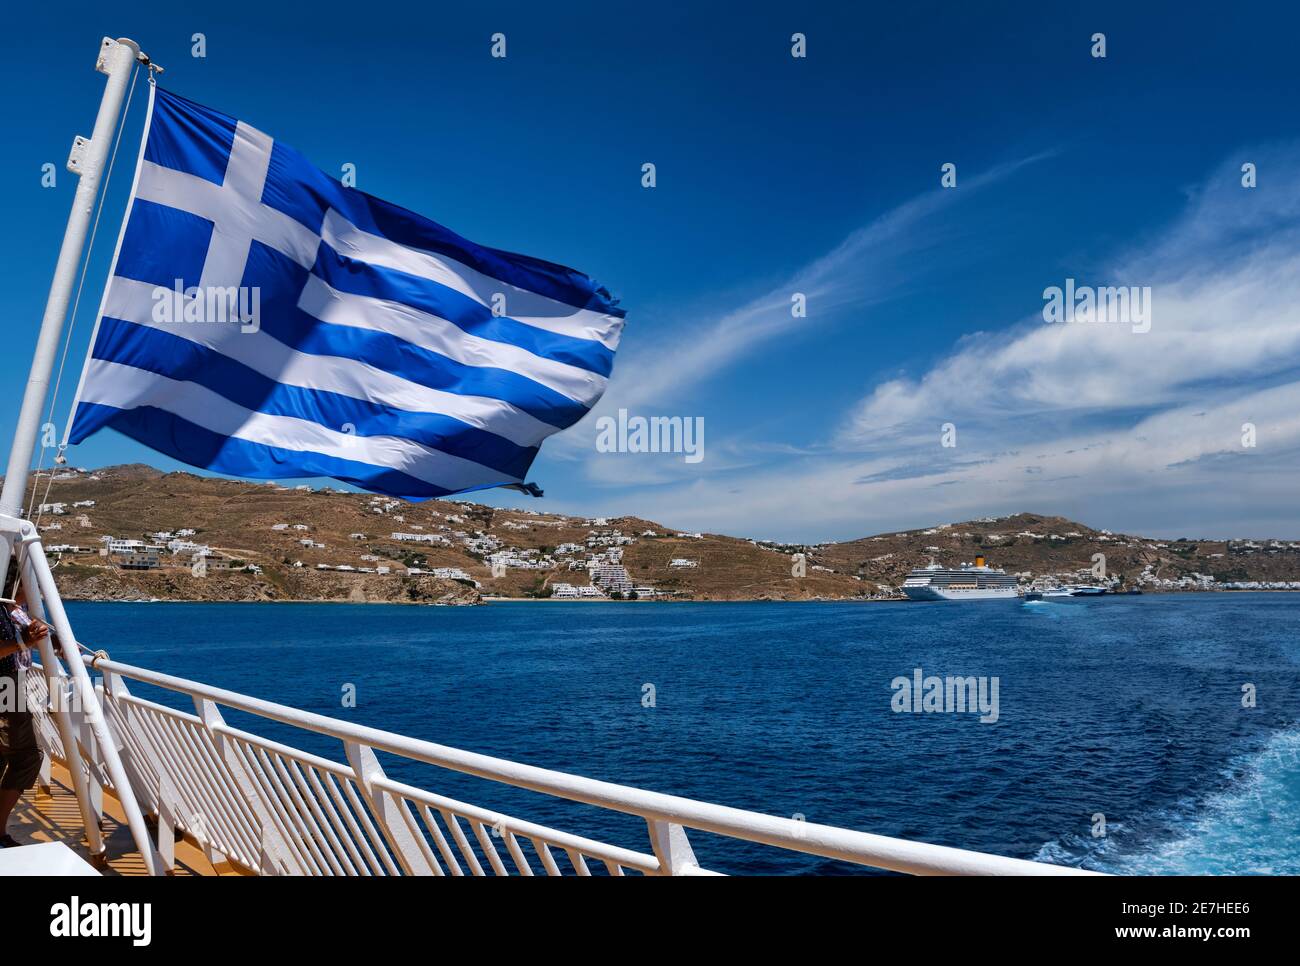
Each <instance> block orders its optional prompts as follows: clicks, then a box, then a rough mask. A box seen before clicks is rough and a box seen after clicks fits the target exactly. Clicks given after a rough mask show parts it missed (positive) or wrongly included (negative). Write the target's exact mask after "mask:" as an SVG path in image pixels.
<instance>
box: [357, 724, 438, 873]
mask: <svg viewBox="0 0 1300 966" xmlns="http://www.w3.org/2000/svg"><path fill="white" fill-rule="evenodd" d="M343 748H344V750H345V751H346V752H347V756H348V764H350V765H351V766H352V771H353V772H354V773H355V774H356V776H357V785H358V786H359V787H360V788H361V791H362V793H363V794H364V795H365V796H366V800H367V801H368V802H369V803H370V811H371V812H373V813H374V816H375V820H376V821H377V822H378V823H379V827H380V828H381V829H382V830H383V833H384V839H385V840H386V841H387V842H388V845H389V847H390V848H391V849H392V850H393V854H394V855H395V856H396V857H397V861H398V862H399V863H400V864H401V866H402V870H403V871H404V872H405V873H406V874H407V875H435V874H436V873H434V871H433V867H432V866H430V865H429V860H428V859H426V858H425V857H424V853H423V852H422V851H421V849H420V846H419V845H418V844H417V843H416V841H415V835H414V834H413V833H412V832H411V827H412V825H413V824H414V822H413V820H412V816H411V812H410V807H409V806H408V805H407V804H406V802H404V801H399V800H398V799H396V798H395V797H394V796H393V795H392V794H391V793H389V792H387V791H385V790H384V789H382V788H376V787H375V786H374V780H375V779H376V778H383V777H384V768H383V766H382V765H380V764H379V758H378V757H377V756H376V755H375V750H374V749H373V748H371V747H370V746H369V745H362V744H358V743H356V742H355V741H345V742H343ZM399 809H400V810H405V812H406V814H405V815H403V814H402V811H399Z"/></svg>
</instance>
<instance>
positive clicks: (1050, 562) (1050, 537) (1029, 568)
mask: <svg viewBox="0 0 1300 966" xmlns="http://www.w3.org/2000/svg"><path fill="white" fill-rule="evenodd" d="M47 485H48V486H49V494H48V496H46V495H45V494H46V487H47ZM38 486H39V493H40V495H41V497H42V498H43V499H45V500H47V501H49V502H51V503H61V504H64V506H63V507H62V509H63V512H62V513H59V514H55V513H52V512H49V511H47V512H45V513H43V514H41V516H40V528H41V531H42V535H43V539H44V541H45V545H46V546H47V548H53V547H58V546H61V545H71V546H75V547H81V548H83V549H84V548H90V549H92V550H93V552H92V553H80V554H77V553H72V552H63V553H56V552H53V551H52V552H51V553H50V556H51V558H52V559H57V567H56V571H55V573H56V576H57V577H58V580H59V584H60V587H61V588H62V590H63V592H64V594H65V595H66V596H67V597H68V598H69V599H113V600H135V599H141V598H144V599H149V598H161V599H170V600H221V601H273V600H331V601H391V602H412V603H444V604H445V603H474V602H477V601H479V600H480V599H481V598H482V597H484V596H504V597H544V596H547V595H549V594H550V593H551V592H552V591H553V590H554V586H555V585H556V584H557V583H570V584H574V585H585V584H587V583H588V576H587V572H586V570H585V569H570V567H569V562H570V561H579V562H580V561H582V560H583V558H584V557H585V555H586V554H588V553H592V552H602V551H604V550H605V549H606V546H607V545H608V544H609V543H611V542H617V541H619V540H623V541H627V540H629V539H630V541H631V542H625V543H624V545H623V546H622V552H623V559H622V564H623V565H624V566H626V567H627V570H628V573H629V576H630V578H631V580H632V581H633V582H634V583H635V584H637V585H649V586H653V587H654V588H655V589H656V591H657V592H658V593H659V594H661V595H663V596H665V597H668V598H672V599H693V600H768V599H771V600H808V599H818V598H822V599H826V598H829V599H846V598H863V597H873V596H887V595H889V594H891V593H892V592H893V591H894V589H895V588H896V587H897V585H898V584H899V583H901V582H902V580H903V578H904V577H905V575H906V574H907V572H908V571H909V570H911V569H912V568H913V567H916V566H920V565H923V564H925V563H926V562H927V561H928V560H929V559H930V558H931V557H934V558H935V559H937V560H938V561H939V562H941V563H944V564H948V565H954V564H957V563H960V562H963V561H973V560H974V559H975V557H976V555H977V554H981V553H982V554H984V555H985V556H986V557H987V558H988V562H989V563H990V564H992V565H994V566H1000V567H1004V568H1005V569H1006V570H1008V571H1009V572H1015V573H1022V574H1025V575H1027V576H1036V577H1041V576H1044V575H1060V576H1061V579H1063V580H1068V579H1069V578H1070V577H1071V576H1072V575H1074V574H1075V573H1076V572H1079V571H1086V570H1087V569H1088V568H1089V567H1090V566H1092V562H1093V556H1094V554H1098V553H1101V554H1105V557H1106V566H1107V570H1108V572H1109V573H1110V574H1113V575H1116V576H1118V577H1120V578H1121V579H1123V580H1124V581H1125V582H1126V583H1134V582H1136V581H1137V580H1138V578H1139V577H1140V575H1142V574H1143V573H1144V572H1145V573H1146V574H1147V578H1146V579H1147V581H1148V582H1147V586H1148V588H1149V589H1151V588H1152V587H1153V586H1154V587H1155V588H1156V589H1159V586H1160V585H1159V584H1155V585H1153V584H1152V583H1151V581H1152V580H1153V579H1154V580H1156V581H1178V580H1180V579H1181V578H1188V577H1191V575H1194V574H1199V575H1208V576H1213V577H1215V578H1216V579H1217V580H1218V581H1220V582H1223V581H1243V580H1259V581H1293V580H1300V543H1285V542H1279V541H1256V542H1251V541H1242V542H1227V541H1213V540H1196V539H1185V540H1177V541H1165V540H1153V539H1149V538H1144V537H1138V536H1132V535H1128V534H1113V533H1108V532H1106V531H1104V530H1094V529H1092V528H1090V527H1087V526H1084V525H1083V524H1079V523H1075V522H1072V521H1069V520H1066V519H1063V518H1061V517H1052V516H1041V515H1037V514H1030V513H1021V514H1017V515H1015V516H1010V517H1001V518H997V519H992V518H990V519H984V520H976V521H969V522H965V523H957V524H951V525H942V526H937V527H932V528H926V529H921V530H909V531H904V532H899V533H887V534H879V535H876V536H871V537H863V538H861V539H858V540H852V541H847V542H842V543H831V544H821V545H810V546H797V545H777V544H771V543H763V542H755V541H751V540H746V539H742V538H738V537H729V536H725V535H721V534H701V535H694V534H680V533H677V532H676V531H673V530H671V529H668V528H665V527H663V526H662V525H660V524H658V523H655V522H653V521H649V520H643V519H640V518H637V517H618V518H610V519H608V520H588V519H583V518H579V517H568V516H561V515H558V514H550V513H538V512H530V511H527V510H499V509H494V508H492V507H487V506H483V505H480V504H475V503H470V502H462V501H453V500H431V501H428V502H425V503H406V502H403V501H397V500H391V499H388V498H383V497H375V496H373V495H371V494H366V493H351V492H343V491H339V490H333V489H325V490H309V489H306V488H303V489H297V488H291V487H285V486H279V485H275V484H257V483H245V482H239V481H234V480H224V479H218V478H212V477H202V476H197V475H194V474H191V473H162V472H160V471H158V470H155V469H153V468H152V467H148V466H144V465H140V464H132V465H127V466H112V467H106V468H104V469H100V470H93V471H69V470H60V471H59V472H58V473H56V476H55V478H54V479H53V481H50V480H49V478H48V477H47V476H44V475H43V476H42V477H41V479H40V481H39V484H38ZM89 500H93V501H94V505H93V506H83V507H76V506H74V505H73V504H75V503H77V502H84V501H89ZM277 524H285V525H287V526H286V528H285V529H274V527H275V526H276V525H277ZM296 528H299V529H296ZM300 528H305V529H300ZM181 530H193V531H194V534H193V535H192V536H187V537H185V539H187V540H191V541H193V542H195V543H199V544H204V545H207V546H209V547H211V548H212V550H213V551H215V552H216V553H217V554H219V555H220V556H221V557H222V558H223V559H225V560H228V561H231V562H232V563H233V564H234V565H235V566H239V567H243V566H244V565H246V564H251V565H255V566H256V567H258V568H260V571H261V572H260V573H254V572H251V571H248V570H242V569H241V570H238V571H237V572H227V571H212V570H209V571H208V573H207V574H206V575H202V576H198V575H195V574H194V573H193V572H192V570H191V567H190V565H189V560H188V558H187V557H185V556H184V555H181V556H173V555H170V554H165V555H164V557H163V559H164V562H165V564H167V565H166V566H164V567H162V568H161V569H158V570H127V569H123V568H122V567H121V566H119V564H118V562H117V561H115V559H114V558H112V557H109V556H107V555H104V554H101V553H100V548H102V547H103V546H104V544H103V543H102V542H101V538H102V537H105V536H114V537H118V538H131V539H144V540H150V541H151V542H152V538H151V537H150V536H149V535H150V534H153V533H155V532H159V531H164V532H170V533H176V532H177V531H181ZM394 532H404V533H414V534H426V535H434V536H436V537H439V538H441V539H443V540H446V541H447V545H445V546H431V545H426V544H413V543H409V542H400V541H397V540H395V539H393V537H392V536H391V535H392V534H393V533H394ZM358 534H359V535H360V536H354V535H358ZM304 540H305V541H308V543H310V544H312V545H311V546H308V545H305V544H304V543H303V542H302V541H304ZM593 542H594V545H591V544H592V543H593ZM564 545H578V548H580V549H577V550H575V549H573V548H572V547H570V548H569V549H567V550H564V551H557V548H561V547H564ZM501 551H505V552H514V553H517V554H519V555H520V558H521V559H534V560H549V561H551V562H552V563H553V566H550V567H548V568H546V569H520V568H516V567H509V568H507V569H506V570H505V572H504V574H503V575H500V576H493V573H492V568H491V564H490V554H491V553H493V552H501ZM529 551H532V554H531V555H529V554H528V552H529ZM797 553H803V554H804V555H805V564H804V572H803V575H802V576H796V575H795V573H794V571H795V570H796V569H797V568H796V567H795V564H794V560H793V557H792V555H794V554H797ZM366 558H370V559H366ZM674 560H685V561H689V562H691V564H692V565H691V566H676V567H674V566H672V565H671V562H672V561H674ZM319 564H324V565H326V566H328V567H331V568H333V567H338V566H346V567H352V568H355V569H354V570H353V571H338V570H333V569H330V570H321V569H318V565H319ZM381 566H383V567H388V568H389V571H390V572H389V573H387V574H379V573H361V572H359V571H360V569H361V568H362V567H369V568H370V569H377V568H378V567H381ZM411 568H414V569H416V570H418V571H430V570H433V569H435V568H458V569H459V570H461V571H463V572H464V574H465V575H466V576H467V577H468V578H469V579H467V580H461V579H445V578H438V577H435V576H431V575H429V574H428V573H417V574H410V573H409V572H408V571H409V570H410V569H411ZM475 582H477V583H478V586H477V587H475V586H474V583H475Z"/></svg>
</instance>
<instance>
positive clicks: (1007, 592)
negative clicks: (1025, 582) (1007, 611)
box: [903, 585, 1020, 600]
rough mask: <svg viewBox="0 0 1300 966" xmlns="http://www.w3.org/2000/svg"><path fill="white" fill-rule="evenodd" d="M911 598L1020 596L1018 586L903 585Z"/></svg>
mask: <svg viewBox="0 0 1300 966" xmlns="http://www.w3.org/2000/svg"><path fill="white" fill-rule="evenodd" d="M903 593H905V594H906V595H907V596H908V598H910V599H911V600H1009V599H1013V598H1016V597H1019V596H1020V591H1019V589H1018V588H1016V587H973V588H971V589H969V590H963V589H961V588H953V587H934V586H929V585H927V586H924V587H908V586H906V585H904V586H903Z"/></svg>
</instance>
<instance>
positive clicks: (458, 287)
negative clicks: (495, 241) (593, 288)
mask: <svg viewBox="0 0 1300 966" xmlns="http://www.w3.org/2000/svg"><path fill="white" fill-rule="evenodd" d="M321 239H322V240H323V241H324V242H325V244H327V245H329V246H330V247H331V248H333V249H334V250H335V251H336V252H338V253H339V254H340V255H345V256H347V257H348V258H352V259H355V260H356V261H359V262H366V263H367V264H369V265H378V266H379V267H380V268H391V269H395V270H397V271H399V272H405V273H406V274H408V275H416V276H419V277H420V278H427V279H429V280H430V281H434V282H437V283H439V284H440V285H445V286H447V287H448V288H450V289H453V290H454V291H457V292H459V293H460V294H462V295H465V296H468V297H469V298H472V299H473V300H474V301H476V302H478V303H479V304H480V305H483V306H486V307H488V308H491V307H492V296H493V295H495V294H497V293H498V292H499V293H501V294H502V295H504V296H505V300H506V302H505V305H506V315H507V316H509V317H510V318H512V319H514V320H515V321H516V322H522V323H524V324H525V325H531V326H533V327H534V328H537V329H545V330H546V331H548V332H555V333H558V334H559V335H567V336H571V337H573V338H575V339H588V340H594V341H596V342H599V343H601V344H602V345H604V346H605V347H606V348H608V349H617V348H618V340H619V336H620V335H621V333H622V331H623V320H622V319H620V318H617V317H615V316H612V315H601V314H600V313H598V312H593V311H591V309H579V308H575V307H573V306H572V305H567V304H565V303H564V302H558V301H556V300H555V299H551V298H547V297H546V296H544V295H538V294H537V293H536V292H530V291H528V290H527V289H522V288H518V287H516V286H514V285H510V284H509V283H507V282H503V281H501V280H500V279H496V278H493V277H492V276H490V275H484V274H482V273H481V272H477V271H475V270H474V269H472V268H470V267H469V266H468V265H463V264H461V263H460V262H458V261H456V260H454V259H452V258H448V257H447V256H445V255H437V254H434V253H432V252H426V251H422V250H420V249H416V248H410V247H408V246H406V245H400V244H398V243H397V242H394V241H390V240H389V239H387V238H382V237H380V236H379V235H372V234H370V233H369V232H366V231H362V230H361V229H360V228H358V227H357V226H356V225H354V224H352V223H351V222H350V221H348V220H347V219H346V218H344V217H343V216H342V215H340V214H339V213H338V212H337V211H335V210H334V209H333V208H331V209H330V210H329V211H327V212H326V213H325V224H324V225H323V226H322V227H321Z"/></svg>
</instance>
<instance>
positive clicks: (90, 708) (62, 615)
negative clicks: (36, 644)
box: [20, 520, 163, 875]
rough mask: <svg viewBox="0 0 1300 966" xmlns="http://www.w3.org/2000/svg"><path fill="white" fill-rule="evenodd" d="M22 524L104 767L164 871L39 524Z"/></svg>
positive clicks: (148, 858)
mask: <svg viewBox="0 0 1300 966" xmlns="http://www.w3.org/2000/svg"><path fill="white" fill-rule="evenodd" d="M20 526H21V528H22V531H21V532H22V536H21V537H20V540H21V542H22V545H23V553H24V554H25V555H26V559H27V561H28V564H29V565H30V567H31V569H32V573H33V574H34V575H35V577H36V583H37V586H38V587H39V588H40V591H41V602H42V603H43V604H44V605H45V611H46V613H47V614H48V615H49V619H50V623H51V624H52V625H53V626H54V630H55V633H57V634H58V636H59V646H60V647H61V648H62V649H63V663H64V664H66V665H67V666H68V672H69V673H70V674H71V675H72V685H73V687H74V688H76V690H77V697H78V698H79V699H80V701H81V713H82V716H83V717H84V718H85V721H86V723H87V724H88V725H89V726H90V730H91V731H92V732H93V733H94V735H95V741H96V742H98V744H99V751H100V754H102V755H103V756H104V767H105V768H106V769H107V770H108V777H109V779H110V780H111V781H112V782H113V791H114V792H116V794H117V801H118V804H120V805H121V806H122V811H123V813H125V815H126V820H127V824H128V825H129V826H130V828H131V837H132V838H133V839H135V845H136V848H137V849H139V850H140V857H141V858H142V859H143V860H144V864H145V868H146V869H147V870H148V871H149V874H150V875H162V874H163V871H162V863H161V862H160V861H159V859H158V854H157V852H156V851H155V850H154V844H153V840H152V839H150V838H149V829H148V828H147V827H146V826H145V824H144V813H143V812H141V811H140V804H139V803H138V802H137V801H136V798H135V791H134V789H132V788H131V781H130V779H128V778H127V775H126V769H125V768H124V767H123V766H122V759H121V757H120V756H119V755H118V753H117V748H118V745H117V740H116V739H115V737H114V736H113V733H112V731H111V730H110V729H109V726H108V719H106V718H105V717H104V710H103V708H101V707H100V706H99V696H98V695H97V694H96V693H95V686H94V685H93V684H91V683H90V675H89V674H88V673H87V672H86V665H85V663H84V662H83V661H82V660H81V652H80V651H79V650H78V647H77V639H76V638H75V637H74V636H73V635H72V625H71V624H69V623H68V615H67V613H66V612H65V611H64V609H63V600H62V599H61V598H60V597H59V589H58V587H56V586H55V585H54V573H53V572H52V571H51V570H50V562H49V561H48V560H46V559H45V550H44V548H42V547H41V538H40V536H38V535H37V533H36V528H35V527H33V526H32V525H31V523H30V522H28V521H27V520H24V521H22V523H21V524H20Z"/></svg>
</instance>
